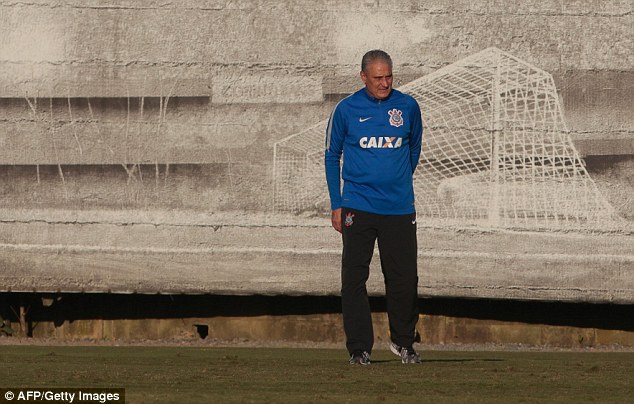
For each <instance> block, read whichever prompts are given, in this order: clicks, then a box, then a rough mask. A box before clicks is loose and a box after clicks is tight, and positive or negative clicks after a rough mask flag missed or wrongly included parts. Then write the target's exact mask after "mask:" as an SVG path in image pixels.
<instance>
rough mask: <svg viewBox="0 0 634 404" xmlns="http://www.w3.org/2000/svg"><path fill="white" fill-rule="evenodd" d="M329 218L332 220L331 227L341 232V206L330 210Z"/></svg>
mask: <svg viewBox="0 0 634 404" xmlns="http://www.w3.org/2000/svg"><path fill="white" fill-rule="evenodd" d="M330 220H331V221H332V227H333V228H334V229H335V230H337V231H338V232H339V233H341V208H339V209H335V210H333V211H332V214H331V215H330Z"/></svg>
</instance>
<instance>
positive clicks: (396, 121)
mask: <svg viewBox="0 0 634 404" xmlns="http://www.w3.org/2000/svg"><path fill="white" fill-rule="evenodd" d="M387 113H388V114H389V115H390V125H392V126H396V127H397V128H398V127H399V126H401V125H403V112H401V111H400V110H398V109H396V108H394V109H392V110H390V111H387Z"/></svg>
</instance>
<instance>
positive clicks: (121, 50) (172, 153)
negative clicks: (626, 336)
mask: <svg viewBox="0 0 634 404" xmlns="http://www.w3.org/2000/svg"><path fill="white" fill-rule="evenodd" d="M633 8H634V6H633V4H632V2H631V1H619V0H612V1H599V0H595V1H564V0H560V1H546V0H543V1H542V0H529V1H523V2H518V3H515V2H507V1H497V0H489V1H479V2H475V4H474V3H473V2H471V1H451V0H442V1H422V0H421V1H413V0H412V1H378V0H377V1H367V0H365V1H364V0H350V1H345V2H340V1H320V2H313V1H305V0H298V1H281V0H276V1H214V0H207V1H183V2H176V3H163V2H158V1H144V2H135V1H128V0H110V1H92V0H89V1H79V0H67V1H62V0H59V1H57V0H50V1H45V0H33V1H29V2H14V1H6V0H0V71H1V72H2V74H0V189H2V191H3V192H2V197H1V198H2V199H1V201H2V203H3V206H4V207H5V208H6V209H5V211H4V212H3V217H2V219H3V224H4V225H7V224H9V226H8V227H4V228H5V230H4V233H3V234H2V241H3V243H5V247H3V248H5V250H3V254H4V255H3V257H4V258H3V262H4V263H5V264H6V265H7V266H8V267H11V268H14V270H17V268H22V266H21V265H18V264H16V262H28V260H29V259H28V258H25V257H23V256H21V255H20V253H19V252H18V251H21V250H20V249H19V248H18V249H15V248H14V247H13V246H12V245H13V244H14V243H17V241H16V237H14V236H15V235H18V234H20V235H27V236H30V235H32V236H33V237H27V240H26V241H21V243H24V244H25V245H27V246H28V245H29V243H31V244H33V243H34V242H33V241H31V242H30V241H29V240H37V239H38V236H39V235H40V234H41V232H42V231H43V230H42V229H37V230H28V229H27V230H26V231H27V233H21V232H22V231H25V230H24V229H22V228H21V227H20V226H14V227H11V226H10V224H11V223H14V224H15V223H25V222H27V223H28V222H30V220H32V219H29V217H39V218H40V219H37V220H39V222H38V223H52V225H53V226H55V223H57V222H56V220H57V219H55V218H54V217H57V216H56V215H58V214H57V213H54V214H53V213H51V214H49V215H47V214H46V213H42V212H41V211H42V210H52V209H55V210H62V211H65V212H67V214H65V215H66V216H69V215H70V216H71V217H72V216H73V214H72V212H76V211H79V210H81V211H97V212H98V213H96V214H94V215H92V216H91V217H92V218H93V219H91V220H94V221H91V220H88V222H89V223H94V224H96V225H97V226H96V227H95V228H94V229H93V230H91V231H94V232H98V231H99V226H98V225H99V224H100V223H101V222H100V220H103V219H102V218H103V217H104V215H105V217H107V218H108V220H110V219H111V218H112V215H114V216H115V217H120V216H123V217H124V219H122V221H121V222H122V223H132V222H136V221H137V218H138V216H137V214H138V211H139V210H152V211H154V210H157V211H161V212H167V213H162V214H161V216H160V217H163V218H164V217H169V216H171V215H172V216H173V214H171V213H169V212H175V211H176V212H178V215H177V216H178V217H181V218H182V217H185V219H183V220H182V221H181V222H179V223H180V225H188V226H189V225H190V224H191V223H192V222H195V220H196V217H197V216H196V215H199V214H207V213H214V214H217V215H218V214H220V215H222V214H227V215H232V216H230V219H226V218H222V219H221V220H220V223H224V224H226V223H227V220H229V221H230V222H232V223H233V222H235V221H237V220H234V216H233V215H236V214H238V215H240V214H243V215H244V216H243V217H242V223H241V224H242V225H244V227H242V229H244V232H245V234H247V233H249V232H250V229H249V227H248V226H247V225H250V224H251V225H252V226H255V227H257V228H260V227H261V223H260V222H258V221H257V219H254V218H252V215H258V214H268V212H270V210H271V202H272V183H271V182H272V162H273V158H272V157H273V156H272V154H273V145H274V143H275V142H277V141H279V140H280V139H283V138H285V137H286V136H288V135H290V134H293V133H296V132H298V131H300V130H302V129H303V128H305V127H306V126H309V125H312V124H314V123H317V122H318V121H321V120H323V119H326V118H327V116H328V114H329V112H330V111H331V109H332V107H333V106H334V104H335V103H336V102H337V101H338V100H339V99H340V98H341V97H342V96H343V95H345V94H348V93H350V92H352V91H354V90H355V89H356V88H358V86H359V85H360V82H359V79H358V70H359V62H360V58H361V56H362V54H363V53H364V52H365V51H367V50H368V49H371V48H383V49H385V50H387V51H388V52H389V53H391V55H392V56H393V58H394V60H395V75H396V82H397V84H404V83H407V82H409V81H411V80H413V79H415V78H418V77H420V76H423V75H425V74H428V73H430V72H433V71H435V70H437V69H438V68H440V67H442V66H445V65H448V64H450V63H453V62H455V61H457V60H459V59H461V58H463V57H466V56H468V55H470V54H473V53H475V52H477V51H480V50H482V49H485V48H487V47H490V46H496V47H499V48H501V49H503V50H505V51H508V52H510V53H512V54H514V55H515V56H517V57H519V58H521V59H523V60H526V61H527V62H529V63H531V64H534V65H536V66H538V67H540V68H542V69H544V70H546V71H548V72H550V73H552V74H553V76H554V78H555V81H556V85H557V87H558V90H559V93H560V96H561V97H562V100H563V107H564V114H565V117H566V119H567V122H568V125H569V128H570V130H571V136H572V139H573V141H574V143H575V145H576V146H577V148H578V149H579V150H580V152H581V153H582V154H583V155H587V156H604V155H621V156H622V157H623V159H622V160H619V164H620V167H624V169H623V170H621V171H622V173H621V174H619V175H618V176H616V177H615V176H613V175H610V173H608V174H605V175H604V179H605V181H604V184H599V185H600V187H604V189H606V190H608V191H610V192H609V195H611V197H612V198H614V199H613V200H612V201H611V202H612V203H613V204H614V205H615V206H616V208H617V210H618V211H619V212H620V213H621V214H622V215H623V216H626V218H627V219H630V220H631V218H632V217H631V216H629V217H627V215H628V214H629V215H631V212H632V211H633V210H634V209H632V207H634V202H633V200H632V198H631V195H632V192H634V179H633V177H632V174H631V172H632V169H631V167H632V164H631V163H630V161H631V157H630V156H631V155H633V154H634V140H633V139H634V113H633V112H634V91H633V89H634V88H633V86H634V84H633V83H634V80H633V79H634V68H633V66H634V53H633V52H632V49H633V48H634V32H633V29H632V27H633V26H634V24H633V23H634V16H633ZM601 174H602V175H603V172H602V173H601ZM615 187H616V190H615V189H614V188H615ZM25 211H26V213H25ZM29 212H35V213H34V214H33V215H29ZM68 212H70V213H68ZM103 212H109V213H107V214H104V213H103ZM188 215H189V216H188ZM250 215H251V216H250ZM52 217H53V218H52ZM25 218H26V219H25ZM51 218H52V219H51ZM33 220H35V219H33ZM73 220H75V221H77V217H76V216H75V219H73V218H70V219H68V222H67V223H73ZM108 220H106V221H108ZM285 220H288V218H285V217H282V218H275V219H269V221H267V222H266V226H269V225H271V223H273V224H274V225H278V224H279V223H280V221H281V222H284V221H285ZM325 220H327V219H325ZM302 221H303V218H301V217H300V218H296V222H295V223H294V224H293V226H295V227H294V228H295V229H297V232H296V233H295V234H296V236H295V237H297V238H299V239H302V237H303V236H302V231H301V230H302V227H301V226H302ZM80 222H82V221H81V220H80ZM144 223H146V222H144ZM147 223H149V222H147ZM162 224H165V223H162V222H160V221H159V222H158V223H154V224H153V225H155V226H158V227H160V226H161V225H162ZM172 225H173V224H169V226H172ZM326 225H327V222H326ZM78 226H81V229H82V230H85V229H86V226H87V225H86V223H85V222H82V224H78ZM194 226H195V225H194ZM210 226H212V227H211V228H212V229H213V226H214V224H211V225H210ZM238 228H240V227H239V226H238ZM28 231H32V233H28ZM72 233H74V230H67V233H66V234H67V236H65V235H64V234H65V233H61V235H59V236H58V237H57V238H56V239H54V240H49V241H47V242H46V243H44V244H38V246H33V248H34V249H35V250H37V251H42V250H41V248H43V247H42V246H44V247H46V246H50V245H58V246H59V245H62V250H64V248H65V247H63V245H65V244H70V243H78V244H73V245H74V246H77V245H79V246H80V247H82V246H83V247H100V246H102V247H104V246H105V247H108V248H110V246H112V244H111V243H109V242H103V243H100V242H99V241H92V242H91V243H92V244H90V245H87V244H86V243H88V242H87V241H86V242H84V243H83V244H82V242H81V241H72V240H74V239H73V237H71V234H72ZM94 234H99V233H94ZM109 234H110V233H106V238H108V237H109V238H108V239H114V237H115V236H112V235H109ZM272 234H273V233H271V237H269V241H270V242H271V243H272V244H274V243H275V240H274V239H273V238H272ZM108 235H109V236H108ZM153 237H154V236H153ZM89 239H90V237H88V238H86V239H85V240H89ZM148 240H152V238H151V237H150V238H148ZM328 242H329V243H330V244H328V245H327V246H326V247H324V248H327V249H330V250H332V249H337V248H338V240H337V238H336V237H333V238H332V240H329V241H328ZM148 243H149V241H148ZM584 243H586V241H584V242H583V243H582V244H584ZM592 243H593V242H592V240H591V241H590V245H593V244H592ZM597 243H598V244H599V245H602V244H603V240H599V241H597ZM115 244H116V243H115ZM299 244H302V242H300V243H299ZM236 245H237V246H240V247H241V248H242V247H248V246H244V245H241V242H240V241H239V237H238V241H236ZM584 245H585V244H584ZM147 246H148V247H151V245H149V244H147ZM119 247H121V248H123V246H119ZM177 247H178V242H177V241H174V242H170V241H169V240H167V241H165V243H162V244H161V245H160V248H168V249H169V248H177ZM187 248H189V244H188V247H187ZM439 248H442V247H439ZM290 249H291V250H292V246H291V247H290ZM44 250H46V248H44ZM518 251H522V247H521V245H520V246H518ZM472 252H473V251H472ZM476 252H477V251H476ZM476 252H473V253H476ZM487 252H490V251H487ZM597 253H598V254H599V255H601V254H602V252H601V251H598V252H597ZM35 254H39V252H36V253H35ZM297 254H300V255H301V251H300V250H298V252H297ZM617 255H618V256H616V257H612V258H613V261H615V262H618V264H617V266H616V267H614V268H616V269H614V271H615V273H617V274H620V275H618V276H615V277H613V278H611V279H614V280H615V284H614V285H615V287H617V286H616V285H618V283H619V282H620V280H621V279H623V277H624V278H625V279H631V278H630V274H631V265H632V264H631V263H632V260H631V255H627V256H624V255H623V254H617ZM612 258H610V260H612ZM293 259H294V258H292V257H291V258H288V260H290V261H288V262H286V261H285V262H286V263H287V264H288V265H289V266H290V267H292V266H293V263H294V262H295V261H293ZM302 259H304V258H302ZM42 260H44V261H46V258H41V257H38V258H37V260H36V261H37V262H43V261H42ZM87 260H90V258H88V259H87ZM231 260H233V258H231V259H230V261H231ZM465 260H467V259H465ZM590 261H592V262H594V261H593V259H591V260H590ZM297 262H301V260H300V261H297ZM465 262H466V261H465ZM577 264H578V263H575V264H574V265H573V266H575V265H577ZM65 265H70V266H72V263H69V264H65ZM295 265H296V264H295ZM540 265H541V264H540ZM150 266H152V265H150ZM244 266H245V270H248V269H250V268H249V265H248V263H246V264H245V265H244ZM32 267H33V266H28V265H27V266H26V267H25V268H32ZM36 267H38V268H39V266H37V265H36ZM96 267H99V265H96ZM538 267H539V265H538ZM64 268H68V266H64ZM620 268H626V271H630V272H625V273H624V272H622V271H621V269H620ZM270 269H272V270H274V269H275V268H270ZM40 270H43V269H42V268H40V269H37V270H33V271H35V272H33V273H29V274H27V276H26V278H25V279H27V280H28V279H30V277H32V278H37V274H38V273H39V272H38V271H40ZM169 270H170V269H169V268H166V269H164V271H169ZM208 270H210V269H209V268H208ZM60 271H61V272H59V273H58V275H59V276H57V278H64V279H67V280H68V279H69V277H70V278H72V277H73V275H72V270H71V274H70V275H68V273H67V272H66V270H64V269H60ZM201 271H202V270H201ZM14 273H15V272H13V273H12V276H13V274H14ZM548 274H550V275H552V274H551V273H550V272H547V274H546V275H535V278H534V279H532V280H530V281H529V282H528V283H527V284H528V285H529V287H527V289H523V293H520V296H522V297H527V298H531V297H537V298H540V296H541V295H539V294H538V295H535V296H533V295H531V293H533V292H532V291H534V289H531V287H530V285H535V284H536V285H540V284H541V282H545V283H547V282H548V281H549V279H551V278H552V277H551V276H549V275H548ZM111 275H112V274H111V273H109V275H108V276H111ZM108 276H105V275H104V277H105V278H106V279H109V278H108ZM462 276H463V275H456V278H455V279H453V280H452V281H451V283H452V284H457V285H463V284H468V285H472V284H471V283H468V282H467V281H469V282H470V280H469V279H471V278H472V277H471V278H469V277H467V278H462ZM480 276H481V277H482V278H483V279H485V278H486V274H479V275H478V277H480ZM542 276H545V278H543V279H542ZM80 278H82V277H80ZM202 278H205V279H208V275H205V276H202ZM591 278H592V277H591V276H590V281H591ZM6 279H8V278H5V282H4V283H5V285H6V286H5V288H4V290H12V287H13V290H16V289H17V288H18V285H19V288H24V287H26V289H27V290H29V288H32V287H34V286H33V285H32V284H30V283H29V282H28V281H26V283H25V282H24V279H22V281H20V280H18V281H15V282H13V281H12V282H13V283H11V282H9V281H8V280H6ZM50 279H51V287H52V288H55V287H56V286H57V285H56V283H55V279H56V275H55V274H52V275H51V276H50ZM82 279H83V278H82ZM122 279H124V280H125V279H128V278H127V277H123V278H122ZM478 279H479V278H478ZM584 279H585V278H584ZM82 282H83V283H82ZM176 282H177V283H178V280H176ZM465 282H467V283H465ZM558 282H559V283H561V279H558ZM585 282H586V281H583V280H582V281H581V283H580V284H576V283H575V284H571V285H569V286H570V288H572V289H576V288H581V290H586V289H587V288H588V287H589V286H588V284H586V283H585ZM70 283H71V284H72V283H73V282H72V279H71V282H70ZM25 285H26V286H25ZM38 285H40V286H38V287H41V282H39V283H38ZM82 285H83V286H82ZM210 285H213V283H210V284H207V289H206V290H209V291H213V290H214V286H210ZM475 285H479V283H478V282H475ZM610 285H612V284H611V283H610V282H608V283H605V282H604V281H603V280H602V281H601V283H600V285H598V286H597V285H594V286H592V287H590V289H593V290H598V291H599V292H598V293H599V295H600V296H601V297H600V299H599V300H601V301H605V300H610V296H612V295H611V294H610V293H611V292H610V288H611V287H612V286H610ZM86 287H88V289H90V282H88V283H86V282H85V281H83V280H82V281H81V282H80V284H79V285H78V286H77V288H78V289H80V290H81V289H82V288H86ZM458 287H459V286H458ZM478 287H479V286H478ZM606 288H608V291H607V292H605V293H602V292H601V291H605V289H606ZM150 289H151V288H150ZM485 289H486V288H485ZM100 290H101V289H100ZM465 290H470V291H471V286H469V287H468V288H466V289H465ZM486 290H488V291H490V290H491V289H490V288H489V289H486ZM277 292H283V291H282V290H280V291H277ZM481 292H482V291H481V290H478V291H475V292H473V293H472V292H469V293H467V295H469V296H472V295H475V296H478V295H479V294H480V293H481ZM298 293H302V290H299V291H298ZM335 293H336V292H335ZM618 293H619V299H620V300H623V301H631V300H632V296H633V293H632V291H631V289H625V290H622V289H619V292H618ZM502 295H504V293H502ZM549 296H551V295H549ZM552 296H554V298H555V299H556V298H557V295H556V293H554V294H553V295H552ZM552 296H551V297H549V298H552ZM498 297H499V296H498ZM566 298H567V299H568V298H572V299H574V298H575V297H569V296H568V297H566ZM580 298H581V300H587V299H584V297H583V296H582V297H580Z"/></svg>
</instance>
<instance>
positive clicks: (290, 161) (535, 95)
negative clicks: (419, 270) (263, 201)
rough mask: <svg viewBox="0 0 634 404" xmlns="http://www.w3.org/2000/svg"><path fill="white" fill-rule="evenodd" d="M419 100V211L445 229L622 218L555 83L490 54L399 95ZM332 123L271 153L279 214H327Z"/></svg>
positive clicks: (416, 180)
mask: <svg viewBox="0 0 634 404" xmlns="http://www.w3.org/2000/svg"><path fill="white" fill-rule="evenodd" d="M399 90H400V91H403V92H405V93H408V94H410V95H412V96H413V97H414V98H416V100H417V101H418V102H419V104H420V106H421V110H422V118H423V126H424V133H423V150H422V156H421V160H420V164H419V166H418V168H417V170H416V173H415V175H414V191H415V194H416V202H417V206H416V208H417V213H418V216H419V217H420V219H421V220H422V221H425V220H426V219H427V220H429V221H431V222H433V223H437V224H440V225H443V224H444V225H452V224H460V225H484V226H493V227H529V228H535V227H551V228H552V227H555V228H556V227H569V226H572V227H578V226H586V225H591V226H594V225H596V224H601V223H603V222H605V221H606V220H613V219H615V218H616V217H617V216H616V214H615V211H614V209H613V208H612V207H611V206H610V204H609V203H608V202H607V201H606V199H605V198H604V197H603V196H602V195H601V194H600V193H599V191H598V189H597V187H596V185H595V183H594V182H593V181H592V179H591V178H590V176H589V175H588V172H587V171H586V169H585V167H584V164H583V161H582V160H581V158H580V156H579V154H578V152H577V151H576V149H575V147H574V145H573V143H572V141H571V139H570V136H569V135H568V129H567V127H566V124H565V121H564V119H563V113H562V108H561V105H560V101H559V97H558V94H557V89H556V87H555V84H554V81H553V78H552V76H551V75H550V74H548V73H547V72H545V71H543V70H541V69H538V68H536V67H534V66H532V65H530V64H528V63H526V62H524V61H522V60H520V59H518V58H516V57H514V56H512V55H510V54H508V53H506V52H503V51H501V50H499V49H497V48H489V49H486V50H484V51H481V52H479V53H476V54H474V55H471V56H469V57H467V58H465V59H463V60H461V61H458V62H456V63H454V64H452V65H449V66H446V67H444V68H442V69H439V70H438V71H436V72H434V73H432V74H429V75H427V76H424V77H422V78H420V79H417V80H415V81H413V82H411V83H408V84H406V85H404V86H402V87H400V88H399ZM326 125H327V121H322V122H319V123H318V124H316V125H314V126H312V127H310V128H308V129H306V130H305V131H302V132H300V133H297V134H294V135H291V136H289V137H287V138H285V139H283V140H281V141H279V142H277V143H276V144H275V147H274V184H275V185H274V187H275V188H274V209H275V210H277V211H291V212H296V213H299V212H305V211H315V210H327V209H328V206H329V203H328V191H327V186H326V181H325V175H324V167H323V157H324V136H325V130H326Z"/></svg>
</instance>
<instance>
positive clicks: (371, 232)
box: [341, 207, 419, 353]
mask: <svg viewBox="0 0 634 404" xmlns="http://www.w3.org/2000/svg"><path fill="white" fill-rule="evenodd" d="M341 212H342V213H341V214H342V218H341V223H342V234H343V254H342V265H341V304H342V312H343V327H344V331H345V333H346V347H347V349H348V352H350V353H352V352H353V351H355V350H364V351H368V352H372V346H373V345H374V331H373V328H372V317H371V312H370V303H369V300H368V292H367V289H366V281H367V280H368V276H369V274H370V262H371V260H372V255H373V253H374V245H375V242H376V241H377V240H378V243H379V255H380V258H381V269H382V272H383V278H384V282H385V297H386V303H387V314H388V319H389V326H390V336H391V339H392V341H393V342H394V343H396V344H397V345H400V346H405V347H407V346H411V345H412V344H413V342H414V338H415V333H416V331H415V330H416V322H417V321H418V313H419V311H418V268H417V251H418V250H417V240H416V214H415V213H412V214H408V215H376V214H373V213H368V212H363V211H359V210H354V209H348V208H345V207H344V208H343V209H342V210H341Z"/></svg>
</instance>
